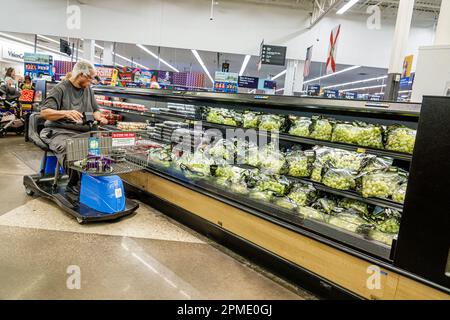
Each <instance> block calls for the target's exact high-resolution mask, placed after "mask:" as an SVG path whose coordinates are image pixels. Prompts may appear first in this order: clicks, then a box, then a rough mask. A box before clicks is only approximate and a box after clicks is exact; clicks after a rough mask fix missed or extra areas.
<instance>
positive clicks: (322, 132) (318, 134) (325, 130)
mask: <svg viewBox="0 0 450 320" xmlns="http://www.w3.org/2000/svg"><path fill="white" fill-rule="evenodd" d="M312 122H313V123H312V131H311V134H310V137H311V138H313V139H317V140H326V141H329V140H331V134H332V132H333V124H332V122H333V120H329V119H325V118H321V117H313V118H312Z"/></svg>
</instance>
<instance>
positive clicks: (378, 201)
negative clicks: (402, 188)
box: [286, 176, 403, 212]
mask: <svg viewBox="0 0 450 320" xmlns="http://www.w3.org/2000/svg"><path fill="white" fill-rule="evenodd" d="M286 177H287V178H288V179H291V180H293V181H299V182H303V183H311V184H312V185H313V186H314V188H316V189H317V190H321V191H325V192H328V193H332V194H334V195H337V196H343V197H346V198H350V199H353V200H358V201H361V202H365V203H368V204H372V205H375V206H380V207H384V208H391V209H395V210H398V211H400V212H403V204H401V203H397V202H394V201H392V200H389V199H382V198H364V197H363V196H361V195H360V194H359V193H357V192H356V191H348V190H337V189H333V188H330V187H328V186H326V185H324V184H323V183H318V182H315V181H312V180H310V179H305V178H297V177H291V176H286Z"/></svg>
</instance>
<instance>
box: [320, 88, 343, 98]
mask: <svg viewBox="0 0 450 320" xmlns="http://www.w3.org/2000/svg"><path fill="white" fill-rule="evenodd" d="M323 96H324V97H327V98H330V99H336V98H339V90H330V89H327V90H324V91H323Z"/></svg>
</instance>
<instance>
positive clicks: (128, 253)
mask: <svg viewBox="0 0 450 320" xmlns="http://www.w3.org/2000/svg"><path fill="white" fill-rule="evenodd" d="M41 156H42V152H41V151H40V150H39V149H38V148H36V147H34V146H33V145H32V144H30V143H25V142H24V141H23V137H14V136H8V137H6V138H4V139H0V188H1V190H2V192H1V193H0V201H1V203H2V205H1V206H0V242H1V243H2V245H1V246H0V283H1V286H0V299H314V298H315V297H314V296H312V295H310V294H308V293H306V292H304V291H302V290H300V289H298V288H294V287H292V286H290V285H288V284H286V283H284V282H283V281H281V280H280V279H277V278H276V277H274V276H273V275H270V274H267V273H263V272H262V271H260V270H259V269H258V268H257V267H255V266H252V265H250V264H248V262H246V261H245V260H243V259H241V258H240V257H236V256H235V255H234V254H232V256H231V255H230V254H227V251H226V250H225V249H223V248H221V247H220V246H218V245H217V244H214V243H210V242H209V241H208V239H205V238H204V237H202V236H200V235H198V234H196V233H195V232H193V231H192V230H190V229H188V228H186V227H184V226H182V225H180V224H178V223H177V222H175V221H173V220H171V219H169V218H168V217H166V216H165V215H163V214H161V213H160V212H158V211H156V210H154V209H153V208H151V207H149V206H146V205H144V204H141V207H140V208H139V210H138V213H137V214H136V215H134V216H131V217H129V218H127V219H124V220H121V221H119V222H116V223H101V224H94V225H92V224H91V225H85V226H81V225H79V224H78V223H77V222H76V221H75V220H74V219H73V218H71V217H70V216H68V215H66V214H64V213H63V212H62V211H61V210H60V209H59V208H58V207H57V206H55V205H54V204H53V203H51V202H50V201H47V200H44V199H39V198H31V197H28V196H26V194H25V192H24V190H23V186H22V176H23V175H24V174H28V173H32V172H34V171H36V170H37V168H38V167H39V162H40V157H41ZM78 271H79V274H80V279H81V283H80V289H69V288H68V287H71V286H73V285H74V284H75V283H76V280H74V278H73V275H75V274H76V275H78ZM68 272H69V273H70V274H69V273H68ZM72 272H74V273H72ZM71 275H72V277H71Z"/></svg>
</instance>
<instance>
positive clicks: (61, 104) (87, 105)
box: [41, 80, 98, 131]
mask: <svg viewBox="0 0 450 320" xmlns="http://www.w3.org/2000/svg"><path fill="white" fill-rule="evenodd" d="M44 109H53V110H77V111H79V112H81V113H83V112H95V111H98V105H97V101H96V100H95V95H94V91H93V90H92V88H91V87H87V88H85V89H80V88H76V87H75V86H74V85H73V84H72V82H70V81H69V80H64V81H61V82H60V83H59V84H58V85H56V86H55V87H54V88H53V89H52V90H51V91H50V92H49V93H48V95H47V98H46V99H45V101H44V103H43V104H42V106H41V110H44ZM63 123H64V121H50V120H47V121H45V127H47V128H55V127H56V128H57V127H62V128H64V125H63ZM80 129H81V128H80ZM80 131H84V130H83V129H81V130H80Z"/></svg>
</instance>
